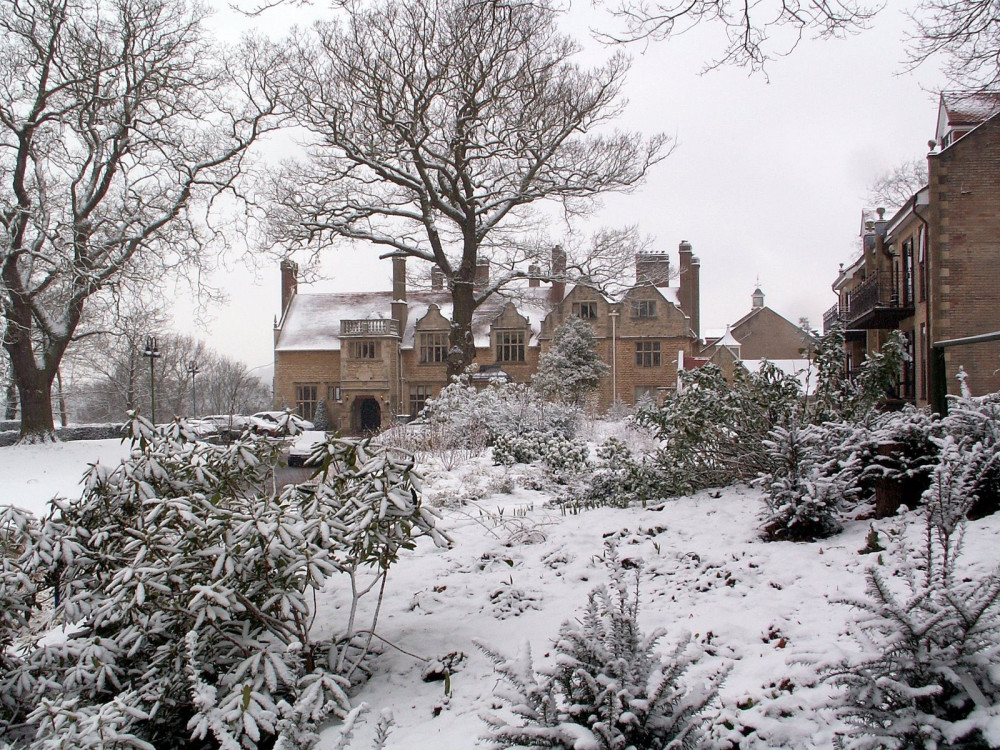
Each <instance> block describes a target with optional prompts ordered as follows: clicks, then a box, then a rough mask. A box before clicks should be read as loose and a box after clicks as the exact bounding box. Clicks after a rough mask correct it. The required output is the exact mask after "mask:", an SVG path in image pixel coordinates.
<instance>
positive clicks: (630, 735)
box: [477, 547, 724, 750]
mask: <svg viewBox="0 0 1000 750" xmlns="http://www.w3.org/2000/svg"><path fill="white" fill-rule="evenodd" d="M606 561H607V563H608V566H609V571H610V576H611V585H610V587H601V588H598V589H595V590H594V591H593V592H591V593H590V595H589V596H588V600H587V608H586V610H585V611H584V614H583V616H582V617H581V618H580V619H579V620H567V621H566V622H564V623H563V625H562V627H561V628H560V631H559V638H558V640H557V641H556V644H555V648H554V650H555V652H556V654H555V663H554V664H553V665H552V666H551V667H548V668H544V669H541V670H536V669H535V666H534V664H533V663H532V657H531V651H530V648H528V647H525V649H524V650H523V651H522V653H521V654H520V655H519V656H518V657H516V658H513V659H511V658H508V657H505V656H503V655H502V654H500V653H499V652H497V651H494V650H492V649H491V648H490V647H489V646H487V645H486V644H483V643H477V645H478V646H479V647H480V648H481V649H482V650H483V651H484V652H485V653H486V655H487V656H489V657H490V659H491V660H492V661H493V663H494V665H495V667H494V668H495V669H496V671H497V673H498V674H499V676H500V678H501V680H502V681H503V682H502V684H501V687H500V688H499V689H498V691H497V693H496V697H497V698H498V699H499V700H500V701H501V702H502V703H503V704H505V706H506V711H491V712H488V713H485V714H484V715H483V720H484V721H485V722H486V723H487V724H488V725H489V727H490V732H489V735H488V736H487V737H486V738H485V739H488V740H489V742H490V744H489V745H488V746H489V747H491V748H495V749H496V748H506V747H532V748H542V747H548V748H564V750H579V749H580V748H587V749H588V750H617V749H618V748H666V747H671V748H695V747H702V746H703V745H702V744H701V740H702V738H703V729H704V727H705V725H706V721H707V717H706V715H705V711H706V709H707V707H708V706H709V704H711V703H712V701H713V700H714V699H715V696H716V694H717V692H718V687H719V684H720V683H721V681H722V679H723V677H724V675H723V674H720V673H716V674H712V675H704V676H701V677H700V678H699V679H698V680H694V679H690V676H689V673H688V670H689V669H691V667H692V666H693V665H695V664H696V663H697V661H698V659H699V657H700V656H701V653H700V652H699V650H698V649H697V648H696V647H695V646H693V645H692V644H691V643H690V642H682V643H681V644H679V645H678V646H676V647H675V648H674V649H673V650H672V651H671V652H670V654H669V655H668V656H667V657H663V656H661V655H659V654H658V653H657V652H656V646H657V643H658V642H659V640H660V639H661V638H662V637H663V635H664V632H663V631H662V630H657V631H654V632H653V633H650V634H649V635H647V636H643V634H642V633H641V631H640V628H639V624H638V613H639V601H638V595H637V591H636V594H633V593H632V590H637V588H638V575H639V571H638V570H634V571H626V570H625V568H624V567H623V566H622V564H621V562H620V561H619V560H618V558H617V555H616V554H615V552H614V548H613V547H611V548H609V551H608V554H607V555H606ZM633 576H634V578H633Z"/></svg>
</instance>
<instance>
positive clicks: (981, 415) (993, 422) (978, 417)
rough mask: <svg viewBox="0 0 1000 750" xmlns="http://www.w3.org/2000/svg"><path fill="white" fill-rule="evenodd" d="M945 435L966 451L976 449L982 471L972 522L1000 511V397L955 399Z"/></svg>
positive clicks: (996, 395) (949, 412)
mask: <svg viewBox="0 0 1000 750" xmlns="http://www.w3.org/2000/svg"><path fill="white" fill-rule="evenodd" d="M941 422H942V429H943V431H944V432H945V433H946V434H948V435H950V436H951V437H953V438H954V439H955V441H956V442H957V443H958V445H959V446H961V447H962V448H963V449H964V450H967V451H970V452H971V451H972V450H973V448H974V447H975V446H977V445H978V446H979V447H978V448H975V450H976V452H977V455H978V462H979V469H978V473H977V474H976V477H975V485H974V488H973V489H974V492H975V495H976V502H975V503H974V504H973V506H972V507H971V508H970V509H969V516H970V517H971V518H980V517H982V516H985V515H989V514H990V513H995V512H996V511H997V510H998V509H1000V393H992V394H989V395H987V396H979V397H971V398H953V399H952V400H951V401H950V404H949V408H948V416H947V417H945V418H944V419H943V420H941Z"/></svg>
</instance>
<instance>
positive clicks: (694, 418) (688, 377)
mask: <svg viewBox="0 0 1000 750" xmlns="http://www.w3.org/2000/svg"><path fill="white" fill-rule="evenodd" d="M680 378H681V381H682V387H681V388H679V389H678V390H677V392H675V393H672V394H669V395H668V396H667V397H666V399H665V401H664V402H663V405H662V406H660V407H656V406H652V405H649V406H646V407H645V408H643V407H637V409H636V421H637V422H638V423H639V424H640V425H642V426H644V427H647V428H649V429H650V430H652V432H653V434H654V435H655V437H656V438H657V439H658V440H660V441H661V443H662V448H661V449H660V450H659V451H658V452H657V455H656V458H655V460H656V462H657V464H658V465H659V468H660V470H661V474H662V476H663V478H664V482H665V485H664V487H665V489H666V491H668V492H669V493H670V494H676V495H680V494H686V493H690V492H693V491H696V490H699V489H704V488H706V487H721V486H725V485H728V484H732V483H733V482H735V481H741V480H742V481H749V480H751V479H753V478H755V477H756V476H757V475H758V474H759V473H761V472H763V471H767V470H768V469H769V468H770V465H769V463H768V458H767V454H766V453H765V451H764V450H763V441H764V440H765V438H766V437H767V435H768V433H769V432H770V431H771V429H772V428H773V427H774V426H775V425H780V424H785V423H786V422H787V421H788V419H789V416H790V415H791V413H792V411H793V410H794V409H795V408H796V406H797V405H798V403H799V400H800V398H801V388H800V386H799V384H798V381H797V380H796V379H795V378H793V377H791V376H789V375H785V374H784V373H782V372H781V371H780V370H778V369H777V368H776V367H774V365H772V364H770V363H765V364H764V366H762V367H761V368H760V370H759V371H758V372H756V373H750V372H747V371H745V370H743V369H742V368H737V370H736V374H735V376H734V379H733V382H732V383H731V384H730V383H727V382H726V380H725V379H724V378H723V376H722V370H721V369H720V368H719V367H717V366H715V365H705V366H704V367H699V368H697V369H695V370H685V371H683V372H682V373H681V375H680Z"/></svg>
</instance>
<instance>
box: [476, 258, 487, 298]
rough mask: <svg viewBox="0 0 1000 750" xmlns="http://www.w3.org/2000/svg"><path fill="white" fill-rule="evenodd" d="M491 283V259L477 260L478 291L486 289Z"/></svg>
mask: <svg viewBox="0 0 1000 750" xmlns="http://www.w3.org/2000/svg"><path fill="white" fill-rule="evenodd" d="M489 283H490V259H489V258H478V259H477V260H476V282H475V288H476V290H477V291H480V290H482V289H485V288H486V287H487V286H488V285H489Z"/></svg>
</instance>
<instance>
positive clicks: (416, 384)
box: [274, 242, 808, 434]
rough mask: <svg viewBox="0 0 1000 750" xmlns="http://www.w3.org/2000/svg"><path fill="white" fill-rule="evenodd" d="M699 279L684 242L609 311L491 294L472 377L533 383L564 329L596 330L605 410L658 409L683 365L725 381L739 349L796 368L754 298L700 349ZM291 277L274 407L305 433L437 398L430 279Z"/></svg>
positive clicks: (443, 314) (565, 299) (589, 297)
mask: <svg viewBox="0 0 1000 750" xmlns="http://www.w3.org/2000/svg"><path fill="white" fill-rule="evenodd" d="M551 262H552V264H553V267H555V268H558V266H559V264H560V263H563V264H564V263H565V256H564V255H562V251H561V250H560V249H559V248H556V249H555V250H554V251H553V257H552V259H551ZM700 270H701V266H700V262H699V260H698V258H697V257H696V256H695V255H694V253H693V251H692V247H691V244H690V243H688V242H682V243H681V244H680V247H679V248H678V269H677V271H676V273H674V272H673V270H672V268H671V265H670V260H669V257H668V254H667V253H665V252H645V253H640V254H639V255H637V256H636V258H635V283H634V284H633V285H632V286H631V287H630V288H629V289H627V290H626V291H625V293H624V294H623V295H621V296H620V297H618V298H616V299H614V300H611V299H609V298H608V297H606V296H605V295H603V294H602V293H601V292H599V291H598V290H596V289H594V288H592V287H590V286H583V285H577V286H570V287H569V288H567V286H566V284H564V283H562V282H558V281H557V282H551V283H548V282H541V281H539V280H537V279H530V280H528V281H526V282H525V284H526V286H525V287H524V288H521V289H517V290H516V293H514V294H511V295H510V296H509V297H505V296H501V295H498V294H494V295H493V296H492V297H490V298H489V299H488V300H487V301H486V302H485V303H484V304H482V305H480V307H479V308H478V309H477V310H476V312H475V314H474V316H473V335H474V337H475V343H476V363H477V364H478V366H479V370H478V373H476V374H475V375H474V376H473V377H474V378H478V379H482V380H484V381H485V380H489V379H493V378H501V379H506V380H508V381H511V382H516V383H527V382H530V381H531V376H532V374H533V373H534V372H535V371H536V370H537V368H538V359H539V357H540V356H541V354H542V353H543V352H545V350H546V348H547V347H548V346H549V345H550V342H551V340H552V336H553V334H554V332H555V330H556V329H557V328H558V327H559V326H560V325H562V323H563V322H564V321H565V320H566V318H567V317H568V316H571V315H575V316H577V317H580V318H584V319H585V320H587V321H589V322H590V324H591V325H592V326H593V327H594V332H595V333H596V334H597V341H598V352H599V354H600V356H601V358H602V359H603V360H604V362H605V363H606V364H607V365H608V367H609V368H610V372H609V374H608V376H607V377H606V378H604V379H603V380H602V382H601V385H600V387H599V388H598V390H597V394H596V398H597V403H596V406H597V408H598V409H600V410H604V409H607V408H609V407H610V406H611V405H612V403H613V402H614V401H615V399H618V400H620V401H622V402H624V403H626V404H634V403H635V402H636V401H637V400H638V399H639V398H641V397H642V396H643V395H648V396H650V397H651V398H658V397H659V396H660V395H661V394H662V393H663V392H664V391H667V390H672V389H674V388H676V386H677V368H678V363H680V366H681V367H693V366H700V365H702V364H704V363H705V362H708V361H716V362H718V363H719V364H720V365H721V366H722V367H723V369H724V370H727V369H728V370H730V371H731V369H732V367H733V365H734V362H735V361H736V360H742V359H743V357H742V356H741V354H740V347H741V345H742V346H745V347H748V349H749V351H748V354H750V355H752V356H754V357H765V356H766V357H768V358H769V359H779V360H782V359H785V360H789V359H794V358H796V357H801V356H802V355H801V349H802V348H803V346H804V345H807V340H808V336H805V338H803V336H804V334H803V332H802V331H801V329H798V328H797V327H796V326H794V325H793V324H792V323H790V322H788V321H787V320H785V319H784V318H782V317H781V316H779V315H777V314H776V313H774V312H773V311H771V310H770V309H768V308H766V307H765V306H764V304H763V293H761V292H760V290H759V289H758V290H756V291H755V293H754V300H753V305H754V306H753V309H752V310H751V312H750V313H748V314H747V315H746V316H744V317H743V318H741V320H740V321H737V324H736V325H735V326H733V327H732V328H731V329H730V330H729V331H728V332H727V334H726V335H725V336H721V335H720V336H714V337H709V339H708V342H707V344H706V343H705V342H703V341H702V340H701V338H700V328H701V323H700V312H699V309H700ZM478 271H479V273H478V274H477V284H479V285H482V286H485V285H487V284H488V283H489V273H490V267H489V263H488V262H486V261H483V262H481V263H480V266H479V268H478ZM297 272H298V268H297V266H296V264H295V263H294V262H292V261H288V260H286V261H284V262H282V264H281V309H282V313H281V317H280V319H279V320H278V322H277V323H276V325H275V328H274V400H275V406H276V407H291V408H294V409H295V410H296V411H297V412H298V413H299V414H301V415H302V416H304V417H306V418H307V419H311V418H313V416H314V415H315V413H316V409H317V408H318V406H319V404H320V402H321V401H323V402H325V407H326V412H327V415H328V417H329V420H330V426H331V428H332V429H335V430H341V431H343V432H345V433H349V434H350V433H354V434H357V433H362V432H366V431H371V430H377V429H379V428H381V427H385V426H387V425H389V424H390V423H391V422H392V421H393V420H394V419H396V418H399V417H402V416H403V415H416V414H417V413H418V412H419V411H420V410H421V409H422V408H423V406H424V404H425V403H426V401H427V399H428V398H431V397H433V396H435V395H437V393H438V392H439V391H440V390H441V388H443V387H444V386H445V385H446V383H447V374H446V370H447V366H446V363H445V359H446V355H447V351H448V330H449V327H450V319H451V307H452V302H451V294H450V293H449V292H448V290H447V289H445V288H444V283H443V278H442V276H440V275H439V274H432V276H431V285H430V286H431V288H430V290H429V291H414V290H410V289H408V288H407V278H406V261H405V259H404V258H401V257H396V258H393V259H392V289H391V290H390V291H385V292H357V293H308V294H307V293H299V292H298V280H297ZM671 280H674V281H676V285H675V286H672V285H671ZM737 339H739V340H737ZM765 349H766V350H767V351H764V350H765ZM758 350H761V351H758ZM747 364H750V366H751V367H752V366H753V365H752V363H747Z"/></svg>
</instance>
